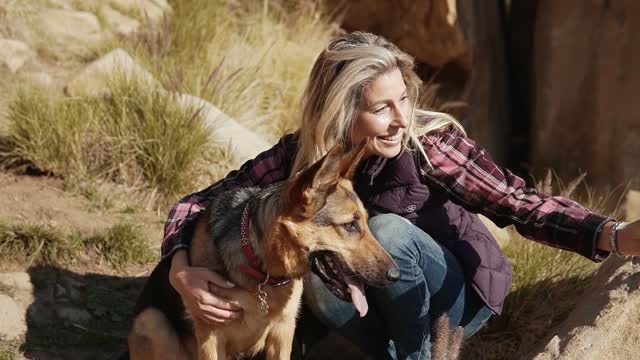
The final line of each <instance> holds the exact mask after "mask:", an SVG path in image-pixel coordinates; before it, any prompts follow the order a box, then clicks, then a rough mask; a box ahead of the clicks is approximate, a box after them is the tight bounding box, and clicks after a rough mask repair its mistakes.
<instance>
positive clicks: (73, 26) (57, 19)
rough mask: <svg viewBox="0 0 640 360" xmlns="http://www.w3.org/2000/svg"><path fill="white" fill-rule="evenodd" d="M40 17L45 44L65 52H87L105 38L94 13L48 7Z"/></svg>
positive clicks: (39, 25) (40, 26) (40, 28)
mask: <svg viewBox="0 0 640 360" xmlns="http://www.w3.org/2000/svg"><path fill="white" fill-rule="evenodd" d="M38 17H39V21H38V22H37V27H38V29H39V31H38V32H39V33H40V34H41V35H42V36H43V37H44V39H46V43H45V42H43V46H44V44H46V45H47V46H52V47H53V48H55V49H57V50H58V51H60V50H64V52H65V53H67V52H69V53H73V54H77V53H86V52H87V51H88V49H91V48H94V47H96V46H97V45H98V44H99V43H100V42H101V41H102V40H103V39H104V35H105V34H104V33H103V32H102V28H101V26H100V22H99V21H98V18H97V17H96V15H94V14H93V13H90V12H86V11H74V10H65V9H46V10H43V11H42V12H41V13H40V14H39V16H38ZM61 54H62V53H61Z"/></svg>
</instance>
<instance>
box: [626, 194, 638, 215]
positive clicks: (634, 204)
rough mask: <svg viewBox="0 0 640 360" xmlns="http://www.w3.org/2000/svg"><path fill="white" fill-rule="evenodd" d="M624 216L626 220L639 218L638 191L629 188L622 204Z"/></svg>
mask: <svg viewBox="0 0 640 360" xmlns="http://www.w3.org/2000/svg"><path fill="white" fill-rule="evenodd" d="M624 217H625V219H626V220H627V221H633V220H638V219H640V191H638V190H629V192H628V193H627V198H626V201H625V205H624Z"/></svg>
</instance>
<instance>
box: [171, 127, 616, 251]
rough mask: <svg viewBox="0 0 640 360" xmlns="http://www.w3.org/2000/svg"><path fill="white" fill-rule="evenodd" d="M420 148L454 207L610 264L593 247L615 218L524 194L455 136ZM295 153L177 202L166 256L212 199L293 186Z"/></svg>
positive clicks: (257, 162)
mask: <svg viewBox="0 0 640 360" xmlns="http://www.w3.org/2000/svg"><path fill="white" fill-rule="evenodd" d="M422 144H423V146H424V149H425V152H426V154H427V156H428V158H429V161H430V162H431V164H432V166H433V169H429V168H428V167H426V166H423V169H424V171H423V175H424V176H423V179H424V181H425V183H426V184H427V185H429V186H430V187H431V188H433V189H437V190H441V191H444V192H446V193H447V194H449V199H450V200H451V201H453V202H455V203H457V204H459V205H461V206H463V207H464V208H465V209H467V210H468V211H471V212H474V213H480V214H483V215H485V216H486V217H488V218H489V219H491V220H492V221H493V222H495V223H496V224H497V225H498V226H501V227H504V226H507V225H511V224H513V225H515V227H516V229H517V230H518V232H519V233H520V234H522V235H523V236H525V237H527V238H529V239H532V240H536V241H538V242H541V243H543V244H547V245H550V246H554V247H557V248H561V249H565V250H571V251H575V252H577V253H579V254H581V255H583V256H585V257H587V258H589V259H591V260H593V261H602V260H604V259H605V258H606V257H607V256H608V254H609V253H608V252H607V251H602V250H598V249H596V246H595V244H596V240H597V238H598V235H599V234H600V232H601V231H602V227H603V225H604V224H605V223H606V222H607V221H608V220H610V218H608V217H606V216H602V215H599V214H596V213H594V212H592V211H590V210H589V209H587V208H585V207H583V206H581V205H580V204H578V203H576V202H574V201H572V200H569V199H567V198H564V197H560V196H549V195H545V194H541V193H538V192H537V191H536V190H535V189H532V188H528V187H526V183H525V181H524V180H523V179H521V178H519V177H517V176H516V175H514V174H513V173H511V172H510V171H509V170H507V169H505V168H501V167H499V166H497V165H496V164H495V163H494V162H493V160H492V159H491V157H490V156H489V154H488V153H487V152H486V151H485V150H484V149H481V148H480V147H478V146H477V145H476V144H475V142H474V141H473V140H471V139H469V138H467V137H465V136H463V135H462V134H461V133H459V132H457V131H455V130H449V131H444V132H440V133H434V134H430V135H426V136H424V137H423V138H422ZM296 150H297V136H296V135H295V134H289V135H286V136H284V137H283V138H282V139H281V140H280V141H279V142H278V143H277V144H276V145H274V146H273V147H272V148H271V149H269V150H266V151H264V152H263V153H261V154H259V155H258V156H257V157H256V158H255V159H253V160H249V161H247V162H246V163H244V164H243V165H242V167H241V168H240V169H239V170H235V171H232V172H231V173H229V175H227V177H225V178H224V179H222V180H220V181H218V182H216V183H215V184H213V185H211V186H209V187H207V188H206V189H204V190H201V191H199V192H197V193H194V194H191V195H188V196H186V197H184V198H182V199H181V200H179V201H178V202H177V203H176V204H175V205H174V206H173V207H172V208H171V210H170V212H169V217H168V220H167V222H166V224H165V228H164V241H163V243H162V254H163V256H168V255H170V254H171V253H173V252H174V251H175V250H177V249H181V248H188V246H189V241H190V239H191V230H192V226H193V223H194V220H195V219H196V218H197V216H198V214H199V212H200V211H202V210H204V208H205V207H206V206H207V205H208V199H209V198H211V197H213V196H216V195H218V194H221V193H222V192H224V191H227V190H231V189H234V188H236V187H246V186H266V185H269V184H271V183H273V182H277V181H281V180H285V179H286V178H288V177H289V173H290V172H291V166H292V164H293V160H294V158H295V153H296Z"/></svg>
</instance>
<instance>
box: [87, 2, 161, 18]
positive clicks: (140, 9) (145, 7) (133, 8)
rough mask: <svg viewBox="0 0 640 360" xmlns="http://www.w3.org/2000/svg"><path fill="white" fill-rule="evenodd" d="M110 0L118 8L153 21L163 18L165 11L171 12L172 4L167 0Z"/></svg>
mask: <svg viewBox="0 0 640 360" xmlns="http://www.w3.org/2000/svg"><path fill="white" fill-rule="evenodd" d="M92 1H102V0H92ZM108 2H109V3H110V4H111V5H112V6H113V7H115V8H116V9H118V10H120V9H121V10H124V11H125V12H127V11H128V12H132V13H134V14H137V15H138V16H142V17H148V18H149V20H151V21H152V22H157V21H160V20H162V17H163V16H164V14H165V13H170V12H171V6H170V5H169V3H168V2H167V0H108Z"/></svg>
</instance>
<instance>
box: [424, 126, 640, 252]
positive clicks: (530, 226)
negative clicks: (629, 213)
mask: <svg viewBox="0 0 640 360" xmlns="http://www.w3.org/2000/svg"><path fill="white" fill-rule="evenodd" d="M422 144H423V146H424V148H425V151H426V153H427V156H428V157H429V160H430V162H431V164H432V166H433V168H429V167H428V166H427V165H426V164H425V165H424V166H423V170H424V179H425V181H426V182H427V183H429V184H430V185H432V186H433V187H435V188H437V189H440V190H442V191H445V192H446V193H448V194H449V198H450V199H451V200H452V201H454V202H456V203H458V204H460V205H462V206H463V207H464V208H465V209H467V210H469V211H472V212H475V213H481V214H483V215H485V216H487V217H488V218H490V219H491V220H492V221H493V222H495V223H496V224H497V225H498V226H501V227H504V226H507V225H511V224H513V225H514V226H515V227H516V229H517V230H518V232H519V233H520V234H522V235H523V236H525V237H527V238H529V239H532V240H535V241H538V242H541V243H544V244H547V245H550V246H554V247H557V248H561V249H565V250H571V251H575V252H577V253H579V254H581V255H583V256H585V257H587V258H589V259H591V260H593V261H602V260H603V259H605V258H606V257H607V256H608V254H609V246H608V236H609V233H610V231H611V227H612V225H613V224H614V222H613V219H611V218H610V217H607V216H603V215H601V214H597V213H595V212H593V211H591V210H589V209H587V208H585V207H584V206H582V205H580V204H578V203H576V202H575V201H572V200H570V199H567V198H564V197H561V196H550V195H548V194H543V193H539V192H538V191H536V190H535V189H533V188H530V187H527V186H526V183H525V181H524V180H523V179H522V178H520V177H518V176H516V175H514V174H513V173H512V172H511V171H509V170H508V169H505V168H502V167H499V166H498V165H496V164H495V162H494V161H493V160H492V159H491V156H490V155H489V154H488V152H487V151H486V150H484V149H482V148H480V147H479V146H477V145H476V143H475V142H474V141H473V140H471V139H469V138H467V137H465V136H464V135H463V134H461V133H460V132H458V131H455V130H450V131H445V132H441V133H435V134H430V135H426V136H424V137H423V139H422ZM639 227H640V225H639V224H638V223H633V224H632V225H630V226H628V227H627V228H625V229H623V230H621V231H620V232H619V234H618V235H619V243H620V247H619V249H620V252H621V253H623V254H625V253H626V254H629V255H632V254H640V237H639V236H638V233H639V232H640V230H638V228H639Z"/></svg>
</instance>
